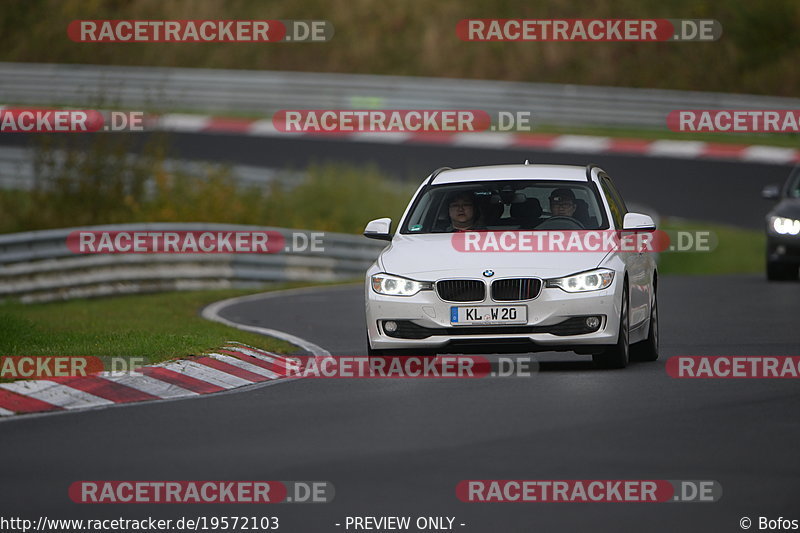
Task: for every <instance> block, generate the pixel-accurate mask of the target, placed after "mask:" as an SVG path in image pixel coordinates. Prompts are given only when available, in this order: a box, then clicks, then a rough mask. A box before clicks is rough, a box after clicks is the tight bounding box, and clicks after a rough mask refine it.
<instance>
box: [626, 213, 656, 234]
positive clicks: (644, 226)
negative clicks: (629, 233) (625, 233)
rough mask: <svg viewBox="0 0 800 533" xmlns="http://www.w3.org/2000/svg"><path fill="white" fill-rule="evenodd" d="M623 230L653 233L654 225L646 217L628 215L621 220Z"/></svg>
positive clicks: (633, 214) (634, 214)
mask: <svg viewBox="0 0 800 533" xmlns="http://www.w3.org/2000/svg"><path fill="white" fill-rule="evenodd" d="M622 229H623V230H639V231H655V229H656V223H655V222H653V219H652V218H650V217H649V216H648V215H643V214H642V213H628V214H627V215H625V218H624V219H623V220H622Z"/></svg>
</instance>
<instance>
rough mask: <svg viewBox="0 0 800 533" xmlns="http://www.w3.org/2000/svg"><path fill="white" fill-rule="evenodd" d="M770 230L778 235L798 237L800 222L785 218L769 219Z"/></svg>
mask: <svg viewBox="0 0 800 533" xmlns="http://www.w3.org/2000/svg"><path fill="white" fill-rule="evenodd" d="M769 229H771V230H772V231H774V232H775V233H777V234H778V235H797V234H799V233H800V220H794V219H793V218H784V217H769Z"/></svg>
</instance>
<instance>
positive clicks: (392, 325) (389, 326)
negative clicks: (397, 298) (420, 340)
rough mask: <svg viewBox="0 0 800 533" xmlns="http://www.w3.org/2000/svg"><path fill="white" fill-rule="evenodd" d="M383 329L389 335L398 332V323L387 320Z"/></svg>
mask: <svg viewBox="0 0 800 533" xmlns="http://www.w3.org/2000/svg"><path fill="white" fill-rule="evenodd" d="M383 329H385V330H386V331H387V333H394V332H395V331H397V322H395V321H394V320H387V321H386V322H384V323H383Z"/></svg>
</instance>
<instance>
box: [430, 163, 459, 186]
mask: <svg viewBox="0 0 800 533" xmlns="http://www.w3.org/2000/svg"><path fill="white" fill-rule="evenodd" d="M445 170H453V169H452V167H439V168H437V169H436V170H434V171H433V174H431V179H429V180H428V185H431V184H432V183H433V180H435V179H436V176H438V175H439V174H441V173H442V172H444V171H445Z"/></svg>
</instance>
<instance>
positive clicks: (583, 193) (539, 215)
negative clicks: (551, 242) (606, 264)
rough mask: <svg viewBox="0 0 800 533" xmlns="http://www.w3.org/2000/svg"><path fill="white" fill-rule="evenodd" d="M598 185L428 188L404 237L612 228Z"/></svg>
mask: <svg viewBox="0 0 800 533" xmlns="http://www.w3.org/2000/svg"><path fill="white" fill-rule="evenodd" d="M608 227H609V226H608V220H607V217H606V215H605V211H604V209H603V207H602V204H601V203H600V199H599V196H598V193H597V191H596V189H595V188H594V186H593V185H592V184H590V183H586V182H573V181H566V182H565V181H553V182H547V181H541V180H536V181H526V180H514V181H487V182H469V183H458V184H451V185H439V186H433V187H430V188H428V189H427V190H425V191H424V192H423V194H422V195H420V196H419V198H418V199H417V200H416V202H415V203H414V206H413V208H412V209H411V211H410V212H409V214H408V216H407V217H406V219H405V221H404V223H403V226H402V227H401V229H400V233H409V234H421V233H449V232H455V231H469V230H575V229H607V228H608Z"/></svg>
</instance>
